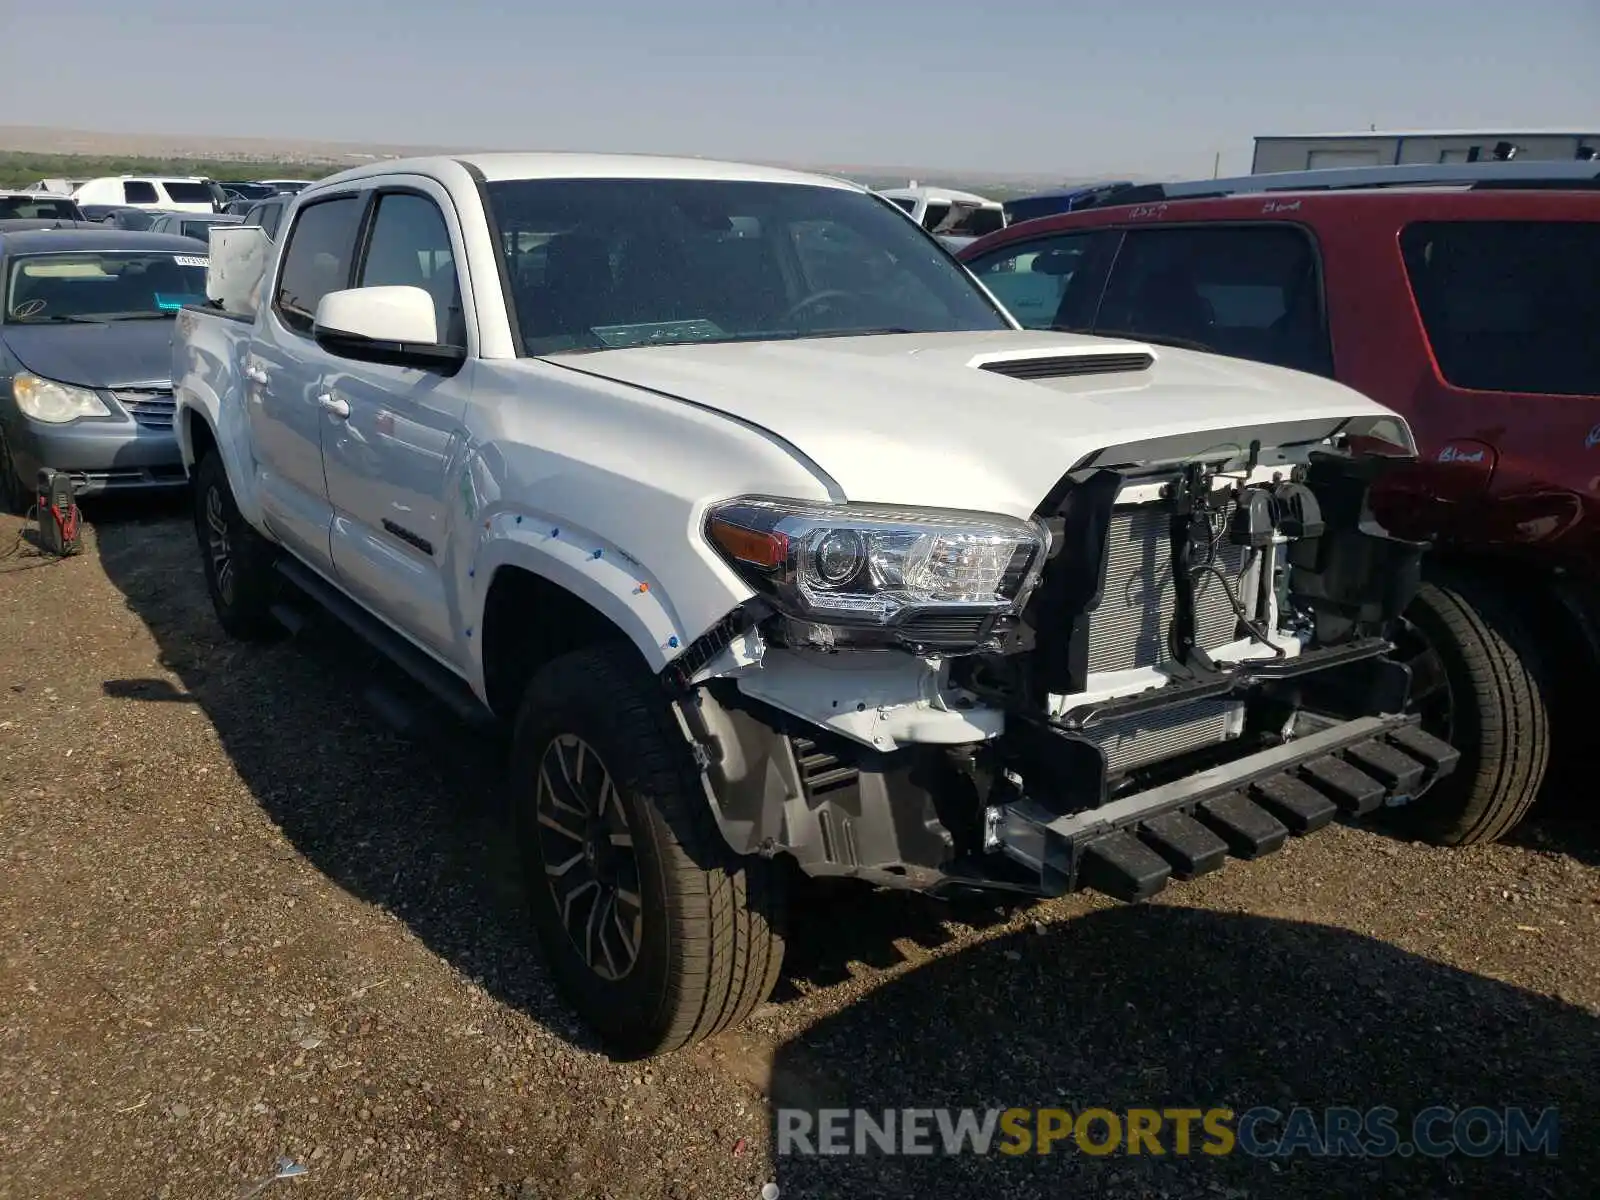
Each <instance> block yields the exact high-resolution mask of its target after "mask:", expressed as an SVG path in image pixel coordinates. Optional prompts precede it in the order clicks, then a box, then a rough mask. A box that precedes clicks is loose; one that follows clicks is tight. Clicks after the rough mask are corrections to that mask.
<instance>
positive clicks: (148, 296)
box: [5, 251, 206, 325]
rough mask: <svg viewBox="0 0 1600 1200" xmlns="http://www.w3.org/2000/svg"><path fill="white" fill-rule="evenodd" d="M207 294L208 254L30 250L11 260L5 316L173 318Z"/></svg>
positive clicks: (26, 319)
mask: <svg viewBox="0 0 1600 1200" xmlns="http://www.w3.org/2000/svg"><path fill="white" fill-rule="evenodd" d="M205 295H206V258H205V255H203V254H200V255H187V254H173V253H172V252H171V251H167V252H165V253H151V252H150V251H141V252H132V253H122V252H114V251H79V252H76V253H70V254H29V255H24V256H20V257H17V258H13V259H12V260H11V270H10V272H9V273H8V275H7V277H6V282H5V301H6V306H5V318H6V321H7V323H8V324H13V325H48V324H52V323H55V322H66V321H92V322H98V321H118V320H124V321H127V320H139V319H142V318H149V319H157V318H170V317H172V316H173V314H175V313H176V312H177V311H178V310H179V309H180V308H182V307H183V306H184V305H185V304H198V303H200V302H202V301H203V300H204V299H205Z"/></svg>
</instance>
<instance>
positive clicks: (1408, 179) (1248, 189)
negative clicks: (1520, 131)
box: [1074, 159, 1600, 212]
mask: <svg viewBox="0 0 1600 1200" xmlns="http://www.w3.org/2000/svg"><path fill="white" fill-rule="evenodd" d="M1427 186H1437V187H1465V188H1472V189H1475V190H1476V189H1480V188H1482V189H1494V188H1564V189H1580V188H1600V162H1596V161H1593V160H1590V159H1575V160H1573V161H1571V162H1566V161H1560V160H1557V161H1534V162H1481V163H1419V164H1415V165H1402V166H1393V167H1332V168H1323V169H1320V170H1315V171H1272V172H1266V173H1263V174H1260V175H1239V176H1236V177H1234V178H1232V179H1196V180H1188V181H1185V182H1181V183H1145V184H1139V185H1137V186H1135V187H1132V188H1124V189H1121V190H1119V191H1116V192H1114V193H1112V194H1110V195H1106V196H1103V197H1093V198H1090V199H1088V200H1087V202H1086V203H1081V204H1078V205H1076V206H1075V209H1074V211H1078V212H1081V211H1083V209H1085V208H1098V207H1109V206H1112V205H1116V206H1121V205H1126V204H1150V203H1154V202H1157V201H1161V200H1200V199H1205V198H1209V197H1214V196H1237V195H1244V194H1249V193H1255V192H1283V191H1293V192H1307V191H1336V190H1337V191H1345V190H1353V189H1359V188H1383V187H1427Z"/></svg>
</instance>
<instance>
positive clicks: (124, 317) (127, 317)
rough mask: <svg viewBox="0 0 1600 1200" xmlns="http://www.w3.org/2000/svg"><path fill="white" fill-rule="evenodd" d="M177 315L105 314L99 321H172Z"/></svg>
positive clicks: (147, 313)
mask: <svg viewBox="0 0 1600 1200" xmlns="http://www.w3.org/2000/svg"><path fill="white" fill-rule="evenodd" d="M177 315H178V314H177V313H176V312H124V313H105V314H103V315H102V316H100V317H99V318H98V319H99V320H101V321H170V320H172V318H173V317H175V316H177Z"/></svg>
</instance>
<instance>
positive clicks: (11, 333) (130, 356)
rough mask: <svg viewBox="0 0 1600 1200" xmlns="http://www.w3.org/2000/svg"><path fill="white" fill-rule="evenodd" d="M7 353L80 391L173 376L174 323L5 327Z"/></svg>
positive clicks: (1, 334)
mask: <svg viewBox="0 0 1600 1200" xmlns="http://www.w3.org/2000/svg"><path fill="white" fill-rule="evenodd" d="M0 337H3V338H4V339H5V342H6V345H7V346H8V347H10V349H11V353H12V354H13V355H14V356H15V357H16V359H17V361H18V362H20V363H21V364H22V365H23V366H24V367H26V368H27V369H28V370H29V371H32V372H33V373H34V374H35V375H39V376H42V377H43V378H45V379H54V380H56V381H58V382H60V383H75V384H77V385H78V386H80V387H98V388H115V387H126V386H128V385H130V384H136V383H160V384H162V385H163V386H165V385H166V383H167V381H168V380H170V379H171V378H172V322H171V321H170V320H154V321H107V322H105V323H104V324H100V325H6V326H4V327H0Z"/></svg>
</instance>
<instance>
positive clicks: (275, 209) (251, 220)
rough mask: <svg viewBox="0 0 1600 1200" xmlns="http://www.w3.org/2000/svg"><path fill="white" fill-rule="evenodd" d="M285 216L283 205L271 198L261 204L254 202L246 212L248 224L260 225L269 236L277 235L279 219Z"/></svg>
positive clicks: (246, 222) (245, 216)
mask: <svg viewBox="0 0 1600 1200" xmlns="http://www.w3.org/2000/svg"><path fill="white" fill-rule="evenodd" d="M282 216H283V205H281V204H277V203H275V202H273V201H271V200H268V201H265V202H264V203H261V204H253V205H251V206H250V208H249V209H248V210H247V211H246V212H245V214H244V223H245V224H246V225H259V226H261V228H262V229H264V230H265V231H266V234H267V236H268V237H269V238H270V237H276V236H277V233H278V221H279V219H280V218H281V217H282Z"/></svg>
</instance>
